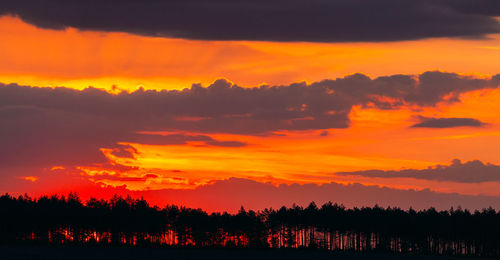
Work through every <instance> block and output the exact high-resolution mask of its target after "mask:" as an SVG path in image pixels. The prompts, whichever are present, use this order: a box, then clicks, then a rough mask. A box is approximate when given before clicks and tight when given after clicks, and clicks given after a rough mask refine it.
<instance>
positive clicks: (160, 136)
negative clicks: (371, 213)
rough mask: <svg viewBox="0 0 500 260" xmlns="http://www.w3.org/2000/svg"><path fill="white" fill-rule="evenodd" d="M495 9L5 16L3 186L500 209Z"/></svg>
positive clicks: (362, 2)
mask: <svg viewBox="0 0 500 260" xmlns="http://www.w3.org/2000/svg"><path fill="white" fill-rule="evenodd" d="M499 17H500V3H499V2H498V1H494V0H433V1H431V0H416V1H415V0H413V1H407V0H378V1H372V0H349V1H347V0H335V1H333V0H331V1H325V0H307V1H306V0H291V1H290V0H288V1H284V0H274V1H260V0H253V1H250V0H236V1H234V0H232V1H229V0H214V1H209V2H207V1H202V0H189V1H178V0H171V1H154V0H147V1H119V2H118V1H112V0H105V1H72V0H70V1H68V0H66V1H62V0H51V1H43V2H41V1H35V0H25V1H11V0H5V1H2V3H0V36H1V37H0V39H1V40H0V59H1V62H0V125H1V127H0V144H1V145H0V147H1V148H0V180H1V181H0V192H2V193H11V194H24V193H27V194H30V195H33V196H39V195H42V194H67V193H68V192H70V191H76V192H78V193H79V194H80V195H81V196H82V198H84V199H86V198H89V197H91V196H93V197H102V198H109V197H111V196H112V195H113V194H120V195H131V196H134V197H140V196H143V197H144V198H146V199H148V200H149V201H151V202H152V203H154V204H156V205H159V206H164V205H165V204H179V205H185V206H190V207H200V208H203V209H206V210H209V211H224V210H227V211H235V210H237V209H239V207H240V206H241V205H243V206H245V207H248V208H253V209H262V208H265V207H275V208H276V207H280V206H282V205H286V206H290V205H292V204H293V203H297V204H301V205H306V204H307V203H309V202H310V201H312V200H314V201H316V202H317V203H323V202H326V201H332V202H338V203H343V204H345V205H347V206H350V207H355V206H357V207H361V206H373V205H375V204H378V205H383V206H399V207H403V208H409V207H414V208H426V207H431V206H432V207H437V208H441V209H447V208H450V207H452V206H454V207H456V206H462V207H466V208H470V209H481V208H484V207H488V206H493V207H496V208H500V189H499V188H500V159H499V157H498V151H497V147H499V145H500V119H499V118H498V116H497V113H498V112H497V111H498V108H499V106H498V104H500V88H499V87H500V64H499V63H498V62H497V60H500V18H499Z"/></svg>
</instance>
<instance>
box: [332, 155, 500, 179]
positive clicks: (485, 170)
mask: <svg viewBox="0 0 500 260" xmlns="http://www.w3.org/2000/svg"><path fill="white" fill-rule="evenodd" d="M335 174H341V175H351V176H364V177H372V178H414V179H423V180H434V181H451V182H462V183H481V182H500V166H498V165H494V164H490V163H486V164H485V163H483V162H481V161H478V160H474V161H468V162H465V163H462V162H461V161H460V160H458V159H455V160H453V161H452V163H451V164H450V165H436V166H434V167H429V168H427V169H423V170H415V169H405V170H399V171H381V170H368V171H356V172H338V173H335Z"/></svg>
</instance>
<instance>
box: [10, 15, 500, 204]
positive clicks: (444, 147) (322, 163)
mask: <svg viewBox="0 0 500 260" xmlns="http://www.w3.org/2000/svg"><path fill="white" fill-rule="evenodd" d="M0 35H1V38H2V40H1V41H0V57H1V60H2V62H0V82H3V83H18V84H22V85H31V86H66V87H70V88H76V89H84V88H85V87H87V86H95V87H98V88H104V89H107V90H108V91H111V92H113V91H118V90H116V89H115V90H113V88H112V86H116V87H117V88H118V89H123V90H128V91H130V90H135V89H137V88H138V87H140V86H142V87H144V88H145V89H182V88H185V87H189V86H190V85H191V84H192V83H197V82H200V83H202V84H203V85H205V86H206V85H208V84H210V83H212V82H213V81H214V80H216V79H218V78H226V79H228V80H230V81H232V82H234V83H236V84H238V85H241V86H244V87H250V86H256V85H260V84H262V83H266V84H272V85H280V84H290V83H292V82H297V81H307V82H313V81H319V80H322V79H328V78H336V77H342V76H344V75H346V74H353V73H357V72H361V73H364V74H367V75H370V76H371V77H376V76H382V75H393V74H398V73H402V74H418V73H422V72H424V71H429V70H440V71H448V72H456V73H460V74H467V75H471V74H473V75H475V76H476V77H487V76H491V75H494V74H497V73H500V63H498V62H496V61H497V60H500V35H492V36H491V38H490V39H483V40H477V39H476V40H470V39H428V40H419V41H403V42H391V43H329V44H326V43H321V44H320V43H273V42H239V41H228V42H219V41H194V40H181V39H168V38H152V37H144V36H137V35H130V34H126V33H103V32H91V31H86V32H81V31H78V30H76V29H67V30H47V29H38V28H36V27H34V26H32V25H28V24H25V23H23V22H22V21H21V20H19V19H17V18H14V17H8V16H5V17H2V18H0ZM499 102H500V90H488V91H484V90H481V91H475V92H469V93H466V94H465V95H463V97H462V102H460V103H455V104H440V105H438V106H437V107H430V108H418V109H417V108H415V107H407V106H406V107H403V108H401V109H399V110H380V109H373V108H372V109H368V108H362V107H355V108H354V109H353V111H352V112H351V114H350V119H351V126H350V127H349V128H347V129H329V130H327V131H328V135H326V136H322V135H321V133H322V132H323V131H320V130H314V131H285V132H282V133H281V134H283V135H282V136H279V135H271V136H247V135H230V134H212V135H211V137H213V138H216V139H217V140H232V141H242V142H246V143H248V144H249V145H248V146H245V147H208V146H200V144H197V143H189V144H187V145H173V146H153V145H144V144H134V143H130V144H129V145H131V146H133V147H134V148H135V149H137V151H138V153H137V154H136V155H135V158H119V157H114V156H112V155H111V154H110V153H109V152H108V153H107V151H106V150H103V152H104V153H105V154H107V156H108V158H109V159H110V160H111V161H112V162H114V163H117V164H121V165H127V166H135V167H138V168H137V169H135V170H130V171H127V172H123V173H116V172H114V171H113V170H109V169H108V170H103V169H102V168H100V166H95V167H90V166H85V165H84V166H81V167H80V168H79V169H80V172H79V173H78V174H80V175H81V176H83V177H84V178H86V179H89V180H91V181H95V182H100V183H105V184H108V185H113V186H120V185H123V184H126V185H127V187H128V189H130V190H145V189H164V188H181V189H186V188H194V187H197V186H199V185H203V184H207V183H212V182H213V181H214V180H221V179H227V178H230V177H241V178H249V179H253V180H257V181H262V182H268V181H269V182H272V183H274V184H279V183H310V182H312V183H327V182H331V181H335V182H340V183H354V182H358V183H363V184H376V185H382V186H388V187H397V188H404V189H408V188H416V189H424V188H430V189H431V190H436V191H441V192H457V193H462V194H473V195H475V194H489V195H498V196H500V189H498V185H499V184H500V183H495V182H491V183H480V184H477V183H475V184H467V183H454V182H437V181H429V180H418V181H417V180H415V179H409V178H397V179H383V178H367V177H353V176H338V175H335V172H340V171H358V170H369V169H381V170H391V169H396V170H397V169H402V168H412V169H423V168H427V167H428V166H432V165H436V164H449V163H450V162H451V160H452V159H454V158H459V159H461V160H462V161H468V160H476V159H477V160H481V161H484V162H490V163H493V164H500V158H499V157H498V156H497V155H498V154H497V147H499V145H500V119H499V118H498V116H497V111H498V109H497V106H498V104H499ZM417 115H420V116H427V117H470V118H476V119H479V120H481V121H483V122H486V123H487V125H486V126H484V127H481V128H470V127H460V128H448V129H417V128H410V126H411V125H413V124H414V123H415V120H416V119H415V116H417ZM191 134H193V133H191ZM199 134H203V133H199ZM54 166H56V168H53V169H52V170H51V171H52V172H54V174H59V172H61V171H65V168H63V167H57V165H54ZM46 170H47V169H46ZM118 174H121V176H122V177H123V176H126V177H141V176H144V175H146V174H155V175H157V176H159V177H158V178H153V179H147V180H146V181H143V182H138V181H123V180H119V179H115V180H112V179H105V180H103V179H99V178H97V177H99V176H100V175H118ZM19 178H21V179H22V180H23V181H27V182H31V183H35V184H36V183H37V182H39V181H40V179H39V177H38V176H37V172H36V171H35V172H32V173H29V174H26V175H25V176H19ZM21 179H20V180H21Z"/></svg>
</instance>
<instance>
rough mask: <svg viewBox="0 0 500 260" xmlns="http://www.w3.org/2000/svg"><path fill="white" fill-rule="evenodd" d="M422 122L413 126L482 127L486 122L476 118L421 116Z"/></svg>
mask: <svg viewBox="0 0 500 260" xmlns="http://www.w3.org/2000/svg"><path fill="white" fill-rule="evenodd" d="M419 119H420V123H417V124H414V125H412V126H411V127H419V128H420V127H421V128H452V127H461V126H470V127H481V126H484V125H485V123H483V122H481V121H479V120H477V119H474V118H457V117H451V118H429V117H420V118H419Z"/></svg>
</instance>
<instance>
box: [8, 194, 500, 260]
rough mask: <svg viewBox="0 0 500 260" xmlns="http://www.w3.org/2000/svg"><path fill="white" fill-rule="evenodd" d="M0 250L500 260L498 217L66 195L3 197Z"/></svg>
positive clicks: (490, 210) (458, 212)
mask: <svg viewBox="0 0 500 260" xmlns="http://www.w3.org/2000/svg"><path fill="white" fill-rule="evenodd" d="M0 234H1V236H0V243H1V244H4V245H5V244H30V243H39V244H45V243H48V244H74V245H119V246H124V245H125V246H139V247H147V246H161V247H197V248H258V249H261V248H311V249H323V250H333V251H357V252H370V251H374V252H391V253H416V254H426V255H431V254H432V255H454V256H478V257H500V211H499V212H496V211H495V210H494V209H493V208H491V207H490V208H488V209H483V210H481V211H479V210H476V211H474V212H471V211H469V210H467V209H465V210H464V209H461V208H457V209H453V208H452V209H450V210H445V211H437V210H436V209H434V208H429V209H426V210H420V211H415V210H413V209H409V210H402V209H400V208H391V207H388V208H381V207H379V206H374V207H363V208H346V207H344V206H343V205H338V204H333V203H331V202H329V203H326V204H324V205H322V206H319V207H318V206H317V205H316V204H315V203H314V202H311V203H310V204H309V205H308V206H307V207H301V206H297V205H293V206H292V207H281V208H280V209H264V210H262V211H253V210H245V209H244V208H243V207H242V208H241V209H240V210H239V211H238V212H237V213H235V214H230V213H227V212H224V213H210V214H209V213H207V212H205V211H203V210H202V209H193V208H187V207H180V206H175V205H167V206H166V207H164V208H160V207H157V206H151V205H149V204H148V202H147V201H146V200H144V199H142V198H141V199H134V198H131V197H121V196H117V195H115V196H114V197H112V198H111V199H110V200H104V199H95V198H91V199H89V200H88V201H86V202H82V201H81V199H80V198H79V197H78V195H77V194H76V193H70V194H69V195H67V196H57V195H53V196H42V197H39V198H31V197H29V196H28V195H24V196H19V197H14V196H11V195H9V194H5V195H3V196H1V197H0Z"/></svg>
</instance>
